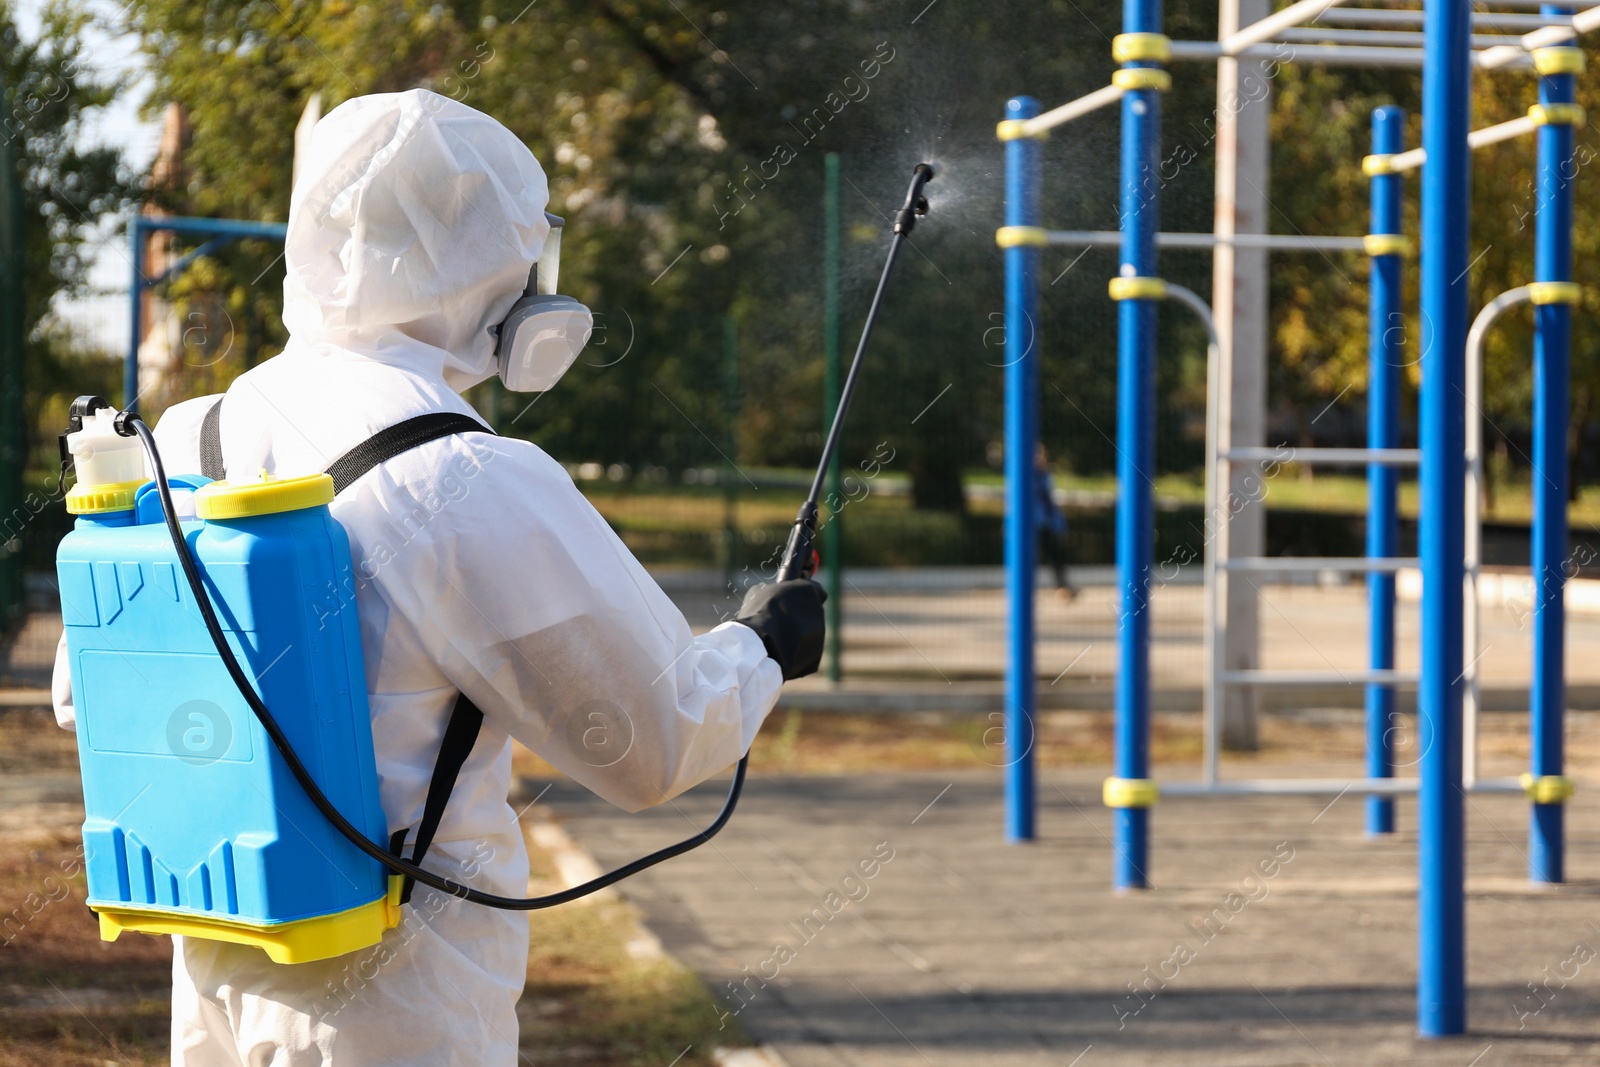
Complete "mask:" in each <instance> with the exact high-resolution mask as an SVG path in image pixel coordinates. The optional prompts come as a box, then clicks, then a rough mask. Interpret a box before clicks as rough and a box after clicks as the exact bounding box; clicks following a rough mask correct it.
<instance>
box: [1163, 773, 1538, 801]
mask: <svg viewBox="0 0 1600 1067" xmlns="http://www.w3.org/2000/svg"><path fill="white" fill-rule="evenodd" d="M1417 785H1418V779H1416V778H1350V779H1341V778H1241V779H1238V780H1235V781H1227V782H1213V783H1211V784H1209V785H1208V784H1207V783H1205V782H1162V783H1161V795H1162V797H1163V798H1165V797H1257V796H1290V797H1330V796H1343V795H1344V794H1346V793H1355V794H1357V795H1367V796H1391V797H1392V796H1408V795H1410V794H1412V793H1415V792H1416V791H1417ZM1466 791H1467V792H1469V793H1521V792H1522V791H1523V790H1522V783H1521V782H1520V781H1519V780H1517V779H1516V778H1479V779H1478V780H1477V781H1476V782H1475V783H1473V784H1472V785H1471V786H1470V787H1468V788H1467V790H1466Z"/></svg>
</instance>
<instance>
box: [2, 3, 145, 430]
mask: <svg viewBox="0 0 1600 1067" xmlns="http://www.w3.org/2000/svg"><path fill="white" fill-rule="evenodd" d="M40 24H41V25H40V32H39V35H38V37H37V38H36V39H35V40H26V39H24V38H23V36H22V35H21V34H20V33H19V32H18V30H17V26H16V21H15V17H14V9H13V7H12V6H11V5H10V4H9V3H0V76H3V77H4V79H5V87H6V94H7V95H6V99H5V104H4V111H3V112H0V115H3V118H0V125H3V130H4V134H5V136H7V137H8V138H9V139H10V142H11V144H12V147H13V150H14V151H15V153H16V155H17V167H18V174H19V178H20V180H21V185H22V193H23V198H22V202H23V233H24V243H25V249H24V262H25V272H24V279H25V281H24V286H23V301H24V311H23V328H24V334H25V338H26V340H25V346H26V348H25V364H26V371H25V375H24V378H25V390H26V396H27V402H26V406H25V410H26V411H28V412H29V413H31V415H32V418H31V419H30V422H29V426H28V430H29V433H30V436H31V437H32V440H31V442H30V444H31V445H32V446H33V447H38V446H39V445H40V444H42V443H48V442H46V439H47V438H48V437H49V436H50V435H52V434H53V433H54V432H55V430H56V429H58V426H57V424H58V423H59V421H60V419H61V416H62V411H61V408H60V405H59V403H57V400H58V399H59V397H60V396H61V395H63V394H67V393H74V391H75V390H76V391H77V392H81V391H83V385H84V382H85V380H86V377H87V380H89V381H91V382H93V381H96V379H97V378H103V377H104V376H105V370H106V368H105V366H103V365H101V364H103V361H101V360H97V359H94V358H93V357H92V356H87V357H86V354H85V352H84V346H83V344H82V343H81V342H80V341H79V340H78V339H77V338H74V337H72V336H71V335H70V334H69V333H67V332H66V331H65V330H64V329H63V328H62V327H61V326H60V325H59V324H58V323H55V322H54V321H53V319H52V318H51V317H50V315H49V312H50V308H51V305H52V302H53V301H54V300H55V299H56V298H57V296H58V295H72V294H76V293H80V292H82V291H83V290H84V287H85V286H86V285H87V281H88V272H89V265H90V261H91V259H92V257H93V254H94V247H93V246H92V245H91V240H92V239H93V237H94V235H95V232H96V228H97V227H98V226H99V225H100V224H101V223H102V222H103V221H104V220H105V219H106V218H107V217H108V216H111V215H114V214H115V213H117V212H119V211H121V210H122V209H123V208H124V207H125V205H126V204H127V203H128V200H129V199H130V197H131V195H132V193H133V191H134V187H135V184H136V183H135V182H134V180H133V178H132V176H130V175H129V174H127V173H126V172H125V171H124V169H123V167H122V161H121V154H120V152H118V150H116V149H115V148H111V147H108V146H104V145H89V144H86V143H85V133H84V124H85V120H86V119H87V117H88V116H89V115H90V114H92V113H93V112H94V111H95V110H96V109H97V108H102V107H104V106H105V105H107V104H109V103H110V102H111V100H112V98H113V97H114V96H115V94H116V93H117V92H119V91H121V90H122V89H123V88H125V86H124V85H123V84H122V83H120V82H118V81H116V80H114V79H104V78H101V77H99V76H97V75H96V74H95V73H94V68H95V66H96V63H95V57H94V55H93V54H92V51H91V49H90V47H89V46H88V45H87V44H86V43H85V41H86V31H87V30H88V29H89V27H90V25H91V16H90V15H89V14H88V13H87V12H86V11H85V10H84V9H83V8H81V7H80V6H79V5H77V4H75V3H70V2H58V3H52V4H49V5H48V6H46V7H45V8H44V9H43V11H42V12H41V13H40ZM74 395H75V394H74Z"/></svg>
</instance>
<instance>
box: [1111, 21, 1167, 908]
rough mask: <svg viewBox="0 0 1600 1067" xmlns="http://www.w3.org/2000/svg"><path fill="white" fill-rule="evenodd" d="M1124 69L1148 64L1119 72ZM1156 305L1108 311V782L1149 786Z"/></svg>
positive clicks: (1151, 101) (1150, 260)
mask: <svg viewBox="0 0 1600 1067" xmlns="http://www.w3.org/2000/svg"><path fill="white" fill-rule="evenodd" d="M1122 12H1123V16H1122V19H1123V21H1122V30H1123V33H1125V34H1133V33H1160V32H1161V0H1124V3H1123V8H1122ZM1128 65H1129V66H1141V65H1153V64H1128ZM1160 154H1161V93H1160V91H1159V90H1157V89H1155V88H1140V89H1133V90H1130V91H1128V92H1127V93H1125V94H1124V95H1123V97H1122V197H1121V216H1122V257H1121V266H1120V268H1119V271H1118V273H1119V275H1120V276H1121V277H1122V278H1156V277H1158V266H1157V260H1156V231H1157V230H1158V229H1159V228H1160V221H1161V220H1160V211H1159V204H1158V201H1157V195H1158V192H1159V189H1160V177H1159V174H1160V170H1159V168H1160ZM1155 363H1156V304H1155V300H1154V299H1152V298H1151V297H1150V296H1144V297H1139V298H1130V299H1124V300H1120V301H1119V302H1118V304H1117V592H1118V597H1119V600H1118V610H1117V620H1118V627H1117V681H1116V728H1115V733H1116V755H1115V769H1116V776H1117V777H1118V778H1121V779H1124V780H1132V781H1143V780H1146V779H1148V778H1149V777H1150V555H1151V546H1152V542H1153V540H1154V522H1155V501H1154V498H1153V495H1154V489H1153V486H1152V483H1151V475H1152V474H1153V472H1154V460H1155V424H1154V421H1153V419H1152V418H1151V415H1152V413H1153V412H1154V411H1155V406H1156V405H1155ZM1111 825H1112V886H1113V888H1115V889H1117V890H1119V891H1122V890H1129V889H1144V888H1146V887H1148V886H1149V884H1150V879H1149V869H1150V865H1149V844H1150V842H1149V826H1150V809H1149V807H1147V806H1142V805H1128V806H1119V807H1115V808H1113V809H1112V823H1111Z"/></svg>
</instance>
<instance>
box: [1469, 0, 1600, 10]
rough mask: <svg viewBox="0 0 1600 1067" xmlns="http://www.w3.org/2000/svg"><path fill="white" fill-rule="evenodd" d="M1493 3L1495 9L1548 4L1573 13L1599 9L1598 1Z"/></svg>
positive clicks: (1505, 0) (1504, 0)
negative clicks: (1592, 8) (1586, 9)
mask: <svg viewBox="0 0 1600 1067" xmlns="http://www.w3.org/2000/svg"><path fill="white" fill-rule="evenodd" d="M1494 2H1495V6H1496V7H1523V8H1529V7H1531V8H1540V7H1543V6H1544V5H1546V4H1549V5H1550V6H1551V7H1564V8H1569V9H1571V10H1575V11H1582V10H1583V9H1585V8H1590V7H1600V0H1494Z"/></svg>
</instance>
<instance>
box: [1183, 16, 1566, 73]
mask: <svg viewBox="0 0 1600 1067" xmlns="http://www.w3.org/2000/svg"><path fill="white" fill-rule="evenodd" d="M1551 28H1552V29H1555V30H1561V31H1562V32H1565V30H1564V29H1563V28H1562V27H1551ZM1533 32H1535V33H1543V32H1545V31H1543V30H1535V31H1533ZM1507 53H1509V54H1507ZM1223 56H1224V53H1223V51H1222V46H1221V45H1219V44H1218V43H1217V42H1215V41H1173V42H1172V58H1173V59H1174V60H1187V61H1190V62H1202V63H1211V62H1215V61H1216V60H1218V59H1221V58H1223ZM1489 57H1492V60H1491V58H1489ZM1240 58H1242V59H1274V60H1277V61H1278V62H1279V63H1326V64H1328V65H1330V66H1336V67H1408V68H1420V67H1421V66H1422V49H1420V48H1363V47H1361V46H1359V45H1344V44H1327V45H1323V44H1289V43H1288V42H1279V43H1276V44H1258V45H1252V46H1250V47H1249V48H1246V49H1245V50H1244V51H1243V52H1242V53H1240ZM1472 62H1473V65H1474V66H1478V67H1484V68H1491V67H1493V68H1501V67H1504V68H1510V69H1519V70H1532V69H1533V59H1532V57H1530V56H1529V55H1528V54H1527V53H1526V52H1524V51H1521V50H1520V49H1518V48H1514V47H1512V46H1510V45H1502V46H1500V47H1497V48H1485V49H1484V50H1483V51H1481V52H1474V53H1472Z"/></svg>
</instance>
